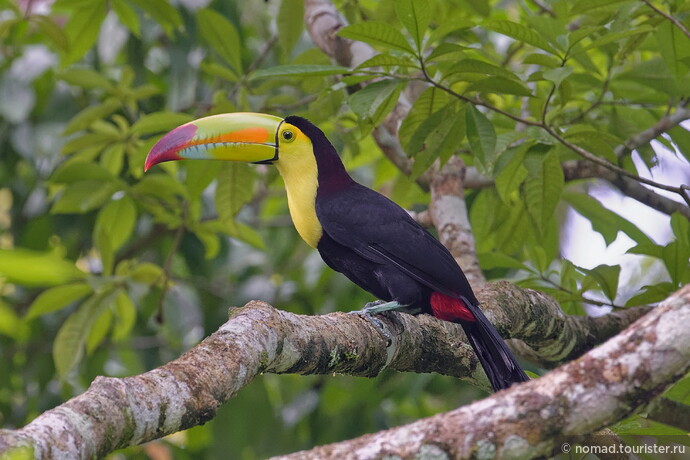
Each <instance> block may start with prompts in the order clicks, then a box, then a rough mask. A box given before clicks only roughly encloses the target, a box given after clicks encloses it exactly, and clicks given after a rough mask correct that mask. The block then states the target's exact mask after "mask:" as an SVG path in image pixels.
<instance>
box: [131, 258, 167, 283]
mask: <svg viewBox="0 0 690 460" xmlns="http://www.w3.org/2000/svg"><path fill="white" fill-rule="evenodd" d="M130 278H131V279H132V281H136V282H138V283H144V284H149V285H154V284H156V283H157V282H160V281H161V280H163V279H164V278H165V272H164V271H163V268H162V267H159V266H158V265H156V264H153V263H151V262H140V263H138V264H137V265H136V266H135V267H134V269H133V270H132V274H131V275H130Z"/></svg>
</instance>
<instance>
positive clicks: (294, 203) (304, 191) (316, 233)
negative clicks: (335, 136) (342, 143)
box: [275, 123, 323, 248]
mask: <svg viewBox="0 0 690 460" xmlns="http://www.w3.org/2000/svg"><path fill="white" fill-rule="evenodd" d="M283 125H286V123H284V124H283ZM287 126H288V127H289V128H290V129H292V130H294V132H295V133H296V134H297V135H296V137H295V139H294V140H292V141H291V142H289V143H285V142H284V141H281V142H280V148H279V151H280V156H279V159H278V161H276V162H275V166H276V167H277V168H278V172H280V175H281V176H282V177H283V181H284V182H285V189H286V190H287V198H288V208H289V209H290V217H292V222H293V223H294V224H295V228H296V229H297V233H299V235H300V236H301V237H302V239H303V240H304V241H305V242H306V243H307V244H308V245H309V246H311V247H313V248H316V246H317V245H318V244H319V240H320V239H321V235H322V234H323V228H322V227H321V223H320V222H319V219H318V218H317V217H316V190H317V188H318V186H319V180H318V168H317V166H316V158H315V157H314V151H313V147H312V143H311V141H310V140H309V138H308V137H307V136H305V135H304V134H303V133H302V132H301V131H299V129H297V128H296V127H294V126H292V125H287Z"/></svg>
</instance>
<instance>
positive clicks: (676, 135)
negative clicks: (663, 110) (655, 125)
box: [666, 126, 690, 161]
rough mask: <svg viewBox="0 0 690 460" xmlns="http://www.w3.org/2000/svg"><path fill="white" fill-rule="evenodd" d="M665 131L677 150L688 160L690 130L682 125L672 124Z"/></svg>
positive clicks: (689, 155) (689, 153)
mask: <svg viewBox="0 0 690 460" xmlns="http://www.w3.org/2000/svg"><path fill="white" fill-rule="evenodd" d="M666 132H667V134H668V135H669V136H671V140H672V141H673V143H674V144H675V146H676V148H677V149H678V152H679V153H680V154H681V155H683V156H684V157H685V158H686V159H687V160H688V161H690V131H688V130H687V129H685V128H683V127H682V126H674V127H673V128H671V129H669V130H668V131H666Z"/></svg>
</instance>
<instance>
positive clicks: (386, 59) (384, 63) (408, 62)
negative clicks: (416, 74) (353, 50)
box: [357, 53, 419, 69]
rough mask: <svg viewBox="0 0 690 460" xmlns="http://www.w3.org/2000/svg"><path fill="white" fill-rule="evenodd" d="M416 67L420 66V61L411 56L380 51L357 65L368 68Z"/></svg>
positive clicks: (359, 67) (360, 67) (358, 67)
mask: <svg viewBox="0 0 690 460" xmlns="http://www.w3.org/2000/svg"><path fill="white" fill-rule="evenodd" d="M393 66H395V67H414V68H419V63H418V62H416V61H414V60H413V59H411V58H407V59H406V58H405V57H398V56H393V55H391V54H387V53H379V54H377V55H376V56H374V57H372V58H369V59H367V60H366V61H364V62H362V63H361V64H360V65H358V66H357V69H367V68H370V67H393Z"/></svg>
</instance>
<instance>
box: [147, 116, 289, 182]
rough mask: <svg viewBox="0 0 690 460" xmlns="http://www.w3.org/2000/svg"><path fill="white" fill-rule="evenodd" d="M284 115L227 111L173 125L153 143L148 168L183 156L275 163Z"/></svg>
mask: <svg viewBox="0 0 690 460" xmlns="http://www.w3.org/2000/svg"><path fill="white" fill-rule="evenodd" d="M282 122H283V119H282V118H279V117H276V116H273V115H266V114H263V113H249V112H238V113H224V114H220V115H212V116H210V117H205V118H200V119H198V120H194V121H191V122H189V123H187V124H184V125H182V126H180V127H178V128H175V129H173V130H172V131H170V132H169V133H168V134H166V135H165V136H163V137H162V138H161V140H159V141H158V142H157V143H156V145H154V146H153V148H152V149H151V151H150V152H149V154H148V156H147V157H146V162H145V163H144V171H148V169H149V168H150V167H151V166H153V165H155V164H158V163H162V162H164V161H172V160H183V159H216V160H226V161H244V162H248V163H273V162H274V161H276V160H277V159H278V139H277V135H278V130H279V128H280V125H281V123H282Z"/></svg>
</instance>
